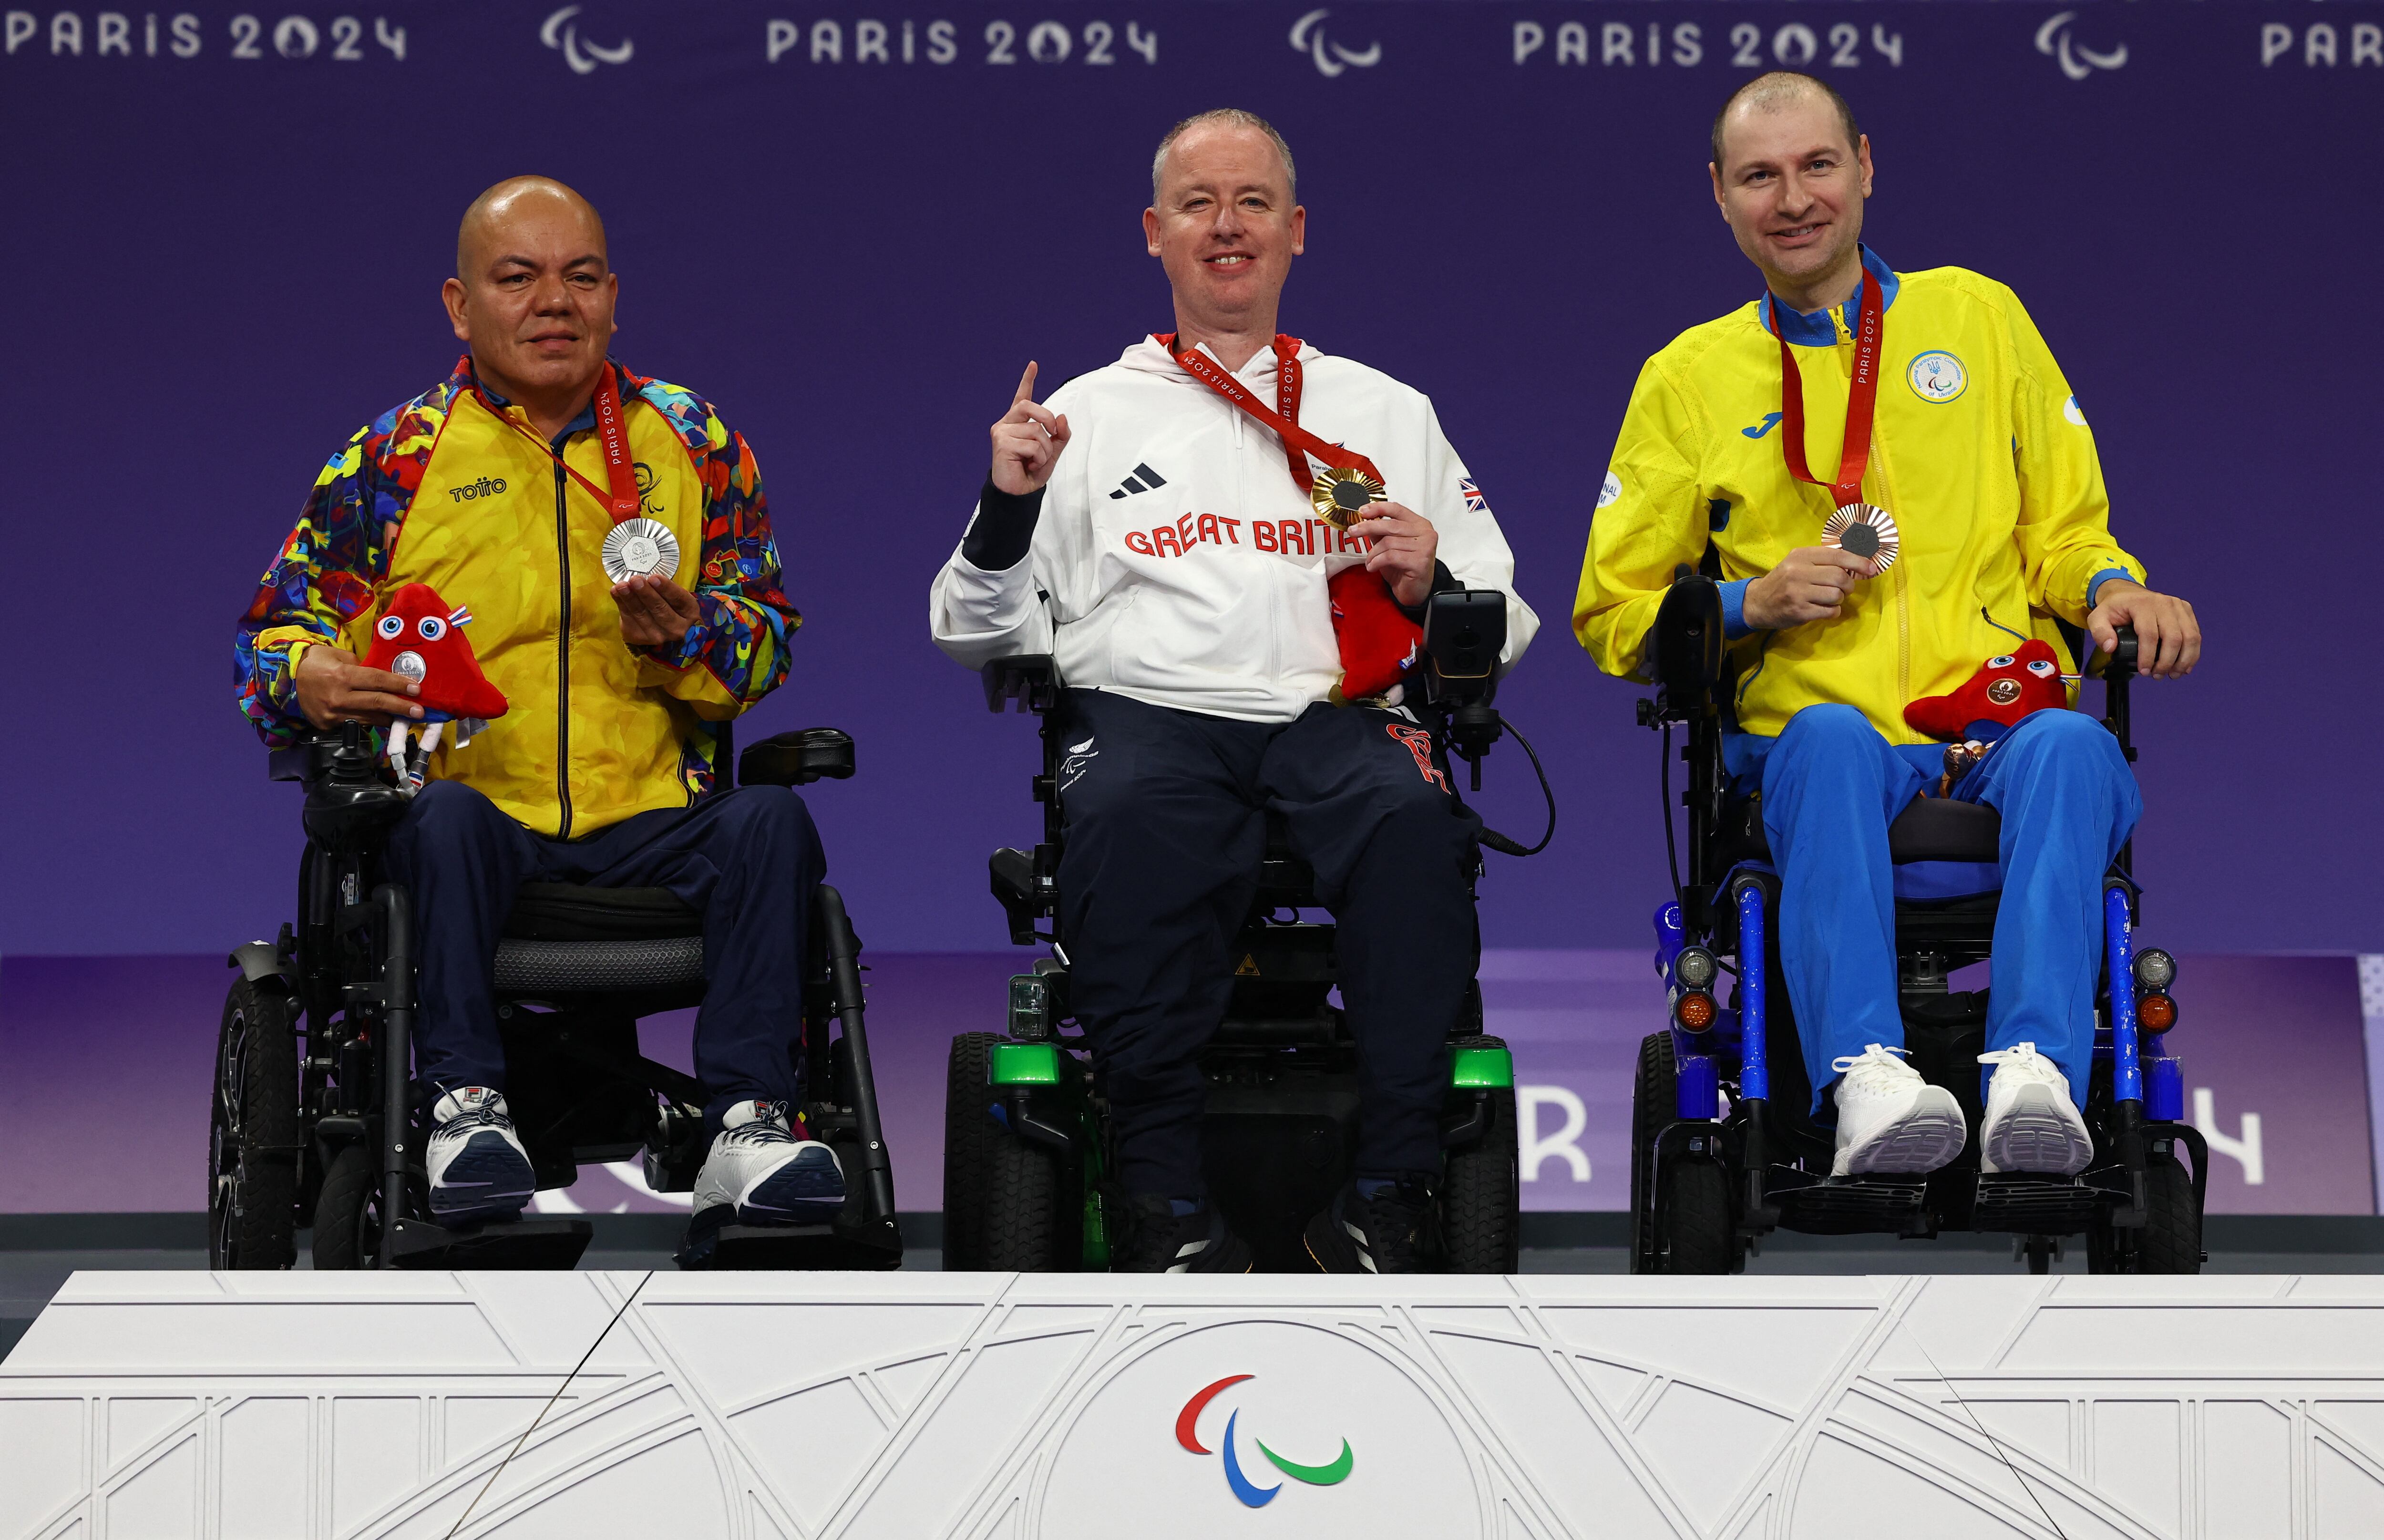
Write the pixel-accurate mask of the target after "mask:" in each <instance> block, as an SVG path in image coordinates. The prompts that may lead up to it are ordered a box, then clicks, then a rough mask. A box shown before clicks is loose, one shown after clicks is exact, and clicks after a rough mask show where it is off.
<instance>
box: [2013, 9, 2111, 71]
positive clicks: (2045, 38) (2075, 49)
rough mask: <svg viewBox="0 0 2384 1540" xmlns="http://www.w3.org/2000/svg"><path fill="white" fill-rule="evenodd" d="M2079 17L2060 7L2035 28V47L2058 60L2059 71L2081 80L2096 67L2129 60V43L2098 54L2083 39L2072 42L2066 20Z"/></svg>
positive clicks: (2068, 21)
mask: <svg viewBox="0 0 2384 1540" xmlns="http://www.w3.org/2000/svg"><path fill="white" fill-rule="evenodd" d="M2076 19H2078V13H2077V12H2076V11H2063V12H2062V13H2061V14H2060V15H2058V16H2055V17H2054V18H2053V19H2051V20H2049V21H2047V22H2045V24H2044V25H2043V26H2042V27H2039V28H2038V29H2037V30H2036V51H2037V52H2038V53H2040V54H2043V55H2044V56H2046V57H2048V58H2051V59H2054V60H2055V61H2056V62H2058V63H2059V64H2060V66H2061V72H2062V73H2063V74H2065V75H2067V76H2068V77H2069V78H2070V79H2071V80H2073V81H2082V80H2084V79H2085V78H2086V77H2087V76H2089V75H2092V73H2094V71H2096V70H2097V69H2117V68H2119V67H2121V66H2122V65H2124V64H2126V63H2127V62H2128V45H2127V44H2126V43H2120V44H2119V45H2118V46H2117V48H2114V49H2112V50H2110V51H2109V52H2108V53H2104V54H2098V53H2096V52H2094V50H2092V48H2089V47H2087V46H2086V45H2085V44H2084V43H2077V42H2073V41H2072V40H2071V39H2070V36H2069V24H2070V23H2071V22H2072V21H2075V20H2076Z"/></svg>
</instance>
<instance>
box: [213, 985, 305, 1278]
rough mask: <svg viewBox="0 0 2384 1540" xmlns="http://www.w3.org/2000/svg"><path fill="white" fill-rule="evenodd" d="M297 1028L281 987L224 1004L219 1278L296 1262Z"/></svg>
mask: <svg viewBox="0 0 2384 1540" xmlns="http://www.w3.org/2000/svg"><path fill="white" fill-rule="evenodd" d="M295 1021H296V1010H295V1007H294V1005H293V1002H292V1000H291V998H290V993H289V991H288V990H287V989H285V988H283V987H281V985H280V983H279V981H278V980H272V979H262V980H251V979H246V978H243V979H242V980H241V981H240V982H238V983H237V984H234V985H233V986H232V987H231V992H230V995H228V996H227V997H226V998H225V1000H224V1013H223V1024H222V1028H221V1030H220V1031H219V1032H218V1034H217V1038H216V1084H215V1095H214V1098H213V1110H212V1114H211V1115H210V1117H209V1119H208V1125H207V1164H208V1168H209V1169H208V1172H207V1177H208V1184H207V1186H208V1190H207V1263H208V1265H209V1266H210V1267H213V1268H216V1269H218V1270H232V1269H238V1270H242V1271H245V1270H251V1269H276V1268H285V1267H289V1266H291V1265H292V1264H293V1263H294V1262H296V1261H297V1260H298V1248H297V1243H296V1231H297V1225H298V1211H297V1203H298V1037H297V1032H296V1030H295Z"/></svg>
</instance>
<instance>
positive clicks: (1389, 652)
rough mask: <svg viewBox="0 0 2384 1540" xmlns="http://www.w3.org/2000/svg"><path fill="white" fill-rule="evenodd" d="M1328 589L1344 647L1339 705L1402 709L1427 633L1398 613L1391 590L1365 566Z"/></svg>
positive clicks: (1338, 576) (1347, 570) (1343, 573)
mask: <svg viewBox="0 0 2384 1540" xmlns="http://www.w3.org/2000/svg"><path fill="white" fill-rule="evenodd" d="M1324 587H1325V592H1326V593H1327V594H1328V595H1329V596H1330V597H1331V599H1332V602H1333V636H1334V640H1335V641H1337V642H1339V643H1340V645H1341V699H1343V700H1344V701H1372V700H1374V699H1376V698H1378V697H1382V698H1387V699H1388V700H1389V701H1390V702H1391V704H1393V705H1397V704H1398V702H1399V698H1400V697H1401V696H1402V695H1404V694H1405V693H1406V689H1405V686H1406V682H1407V679H1408V677H1409V675H1410V674H1412V673H1413V672H1414V671H1415V667H1416V664H1417V662H1418V661H1419V660H1420V659H1422V656H1423V627H1421V626H1418V625H1417V624H1416V623H1415V622H1414V621H1412V620H1409V618H1408V615H1407V612H1406V611H1405V610H1402V609H1400V608H1399V605H1398V601H1397V600H1396V599H1393V598H1392V597H1391V590H1390V585H1388V584H1387V583H1384V581H1383V579H1382V578H1380V577H1378V576H1376V575H1375V574H1374V573H1372V572H1369V571H1367V570H1366V569H1365V568H1364V567H1362V566H1352V567H1344V568H1342V569H1341V570H1340V571H1339V572H1336V573H1335V574H1334V575H1333V578H1332V581H1330V582H1328V583H1327V584H1325V586H1324Z"/></svg>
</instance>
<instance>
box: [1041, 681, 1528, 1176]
mask: <svg viewBox="0 0 2384 1540" xmlns="http://www.w3.org/2000/svg"><path fill="white" fill-rule="evenodd" d="M1064 709H1065V713H1066V714H1065V716H1064V717H1063V719H1062V720H1063V723H1064V727H1065V734H1066V736H1065V737H1064V739H1062V742H1063V743H1064V744H1065V746H1066V756H1065V759H1064V761H1063V763H1062V768H1061V775H1060V804H1061V810H1062V814H1063V815H1064V817H1065V819H1066V822H1067V848H1066V851H1065V852H1064V853H1063V855H1062V859H1061V863H1060V893H1061V904H1062V931H1063V935H1064V944H1065V946H1066V949H1067V954H1068V957H1067V960H1068V982H1069V995H1070V999H1071V1000H1072V1002H1073V1004H1074V1012H1075V1015H1076V1018H1077V1020H1078V1021H1079V1022H1081V1023H1082V1024H1083V1025H1084V1026H1085V1028H1086V1032H1087V1034H1088V1035H1089V1037H1090V1038H1091V1041H1092V1047H1093V1054H1094V1059H1095V1062H1096V1064H1097V1066H1098V1067H1099V1071H1100V1074H1101V1079H1102V1084H1103V1087H1104V1088H1105V1090H1106V1092H1107V1094H1108V1097H1109V1099H1110V1105H1111V1115H1112V1118H1113V1120H1114V1123H1115V1126H1116V1131H1117V1145H1118V1164H1119V1176H1120V1180H1121V1181H1122V1182H1123V1183H1124V1186H1125V1187H1126V1188H1127V1189H1128V1190H1129V1191H1131V1192H1134V1193H1136V1194H1150V1195H1154V1196H1160V1197H1166V1198H1190V1199H1197V1198H1200V1197H1201V1196H1202V1195H1203V1192H1204V1185H1203V1183H1202V1181H1201V1176H1200V1116H1201V1112H1202V1106H1203V1103H1204V1101H1205V1099H1206V1096H1207V1090H1208V1087H1207V1084H1206V1082H1205V1081H1204V1080H1203V1079H1202V1077H1201V1074H1200V1066H1199V1062H1198V1058H1199V1053H1200V1050H1201V1049H1202V1048H1203V1047H1204V1046H1206V1045H1207V1043H1208V1041H1209V1039H1210V1037H1211V1036H1213V1035H1214V1034H1215V1032H1216V1030H1217V1025H1218V1024H1219V1023H1220V1022H1221V1021H1223V1019H1224V1013H1225V1007H1226V1004H1227V1001H1228V999H1229V997H1230V996H1231V994H1232V992H1233V976H1232V975H1233V958H1232V956H1231V953H1230V950H1229V949H1230V947H1231V944H1232V942H1233V939H1234V936H1235V932H1236V931H1237V930H1239V929H1240V927H1241V924H1242V920H1243V918H1244V916H1245V915H1246V914H1247V913H1248V910H1249V905H1250V900H1251V898H1252V897H1253V895H1254V894H1255V892H1256V890H1257V887H1258V871H1259V863H1260V858H1261V857H1262V856H1263V854H1264V853H1265V846H1266V824H1265V814H1264V810H1266V809H1268V808H1273V809H1275V810H1278V811H1280V812H1281V813H1283V814H1284V816H1285V821H1286V823H1287V825H1288V826H1289V831H1290V838H1291V848H1292V851H1293V853H1294V854H1296V855H1298V857H1299V858H1300V859H1302V860H1304V861H1306V862H1307V863H1309V864H1310V866H1311V867H1313V868H1314V869H1315V873H1316V891H1317V897H1318V898H1319V899H1320V900H1322V901H1323V903H1324V904H1325V906H1326V907H1327V908H1329V909H1331V910H1332V911H1333V913H1334V916H1335V919H1336V920H1337V921H1338V922H1339V933H1338V936H1339V940H1338V945H1339V956H1340V987H1341V999H1342V1002H1343V1005H1344V1008H1345V1009H1346V1010H1347V1013H1348V1021H1349V1025H1350V1029H1351V1031H1352V1033H1353V1034H1354V1035H1355V1036H1356V1037H1357V1039H1358V1052H1359V1067H1360V1098H1361V1102H1360V1112H1359V1143H1358V1161H1357V1174H1358V1175H1360V1176H1361V1177H1384V1178H1398V1177H1401V1176H1409V1175H1414V1176H1422V1177H1425V1178H1436V1177H1437V1176H1438V1174H1439V1170H1440V1112H1441V1107H1442V1103H1443V1100H1444V1099H1445V1097H1446V1095H1447V1084H1448V1049H1447V1038H1448V1032H1449V1027H1450V1025H1451V1024H1452V1023H1454V1022H1455V1021H1456V1020H1457V1019H1458V1015H1459V1012H1460V1011H1462V1010H1463V1009H1464V1004H1465V997H1466V991H1467V988H1468V987H1469V986H1470V985H1471V982H1472V979H1473V972H1474V966H1475V962H1476V958H1477V956H1478V953H1479V945H1480V938H1479V936H1478V933H1477V932H1476V930H1475V926H1474V915H1473V900H1472V890H1471V873H1472V868H1473V863H1474V859H1475V857H1474V836H1475V832H1476V831H1477V830H1478V829H1479V828H1480V827H1481V824H1480V821H1479V820H1478V819H1476V818H1475V817H1474V815H1473V814H1472V813H1471V812H1470V811H1468V810H1467V809H1466V808H1465V807H1464V806H1463V804H1461V803H1459V801H1458V800H1457V799H1456V797H1455V796H1454V795H1452V794H1451V791H1450V789H1449V786H1448V782H1447V775H1446V773H1445V771H1443V770H1442V769H1441V768H1439V767H1438V766H1437V765H1436V764H1434V761H1433V759H1432V757H1431V752H1430V738H1429V735H1428V734H1426V733H1425V731H1424V729H1422V727H1418V726H1416V725H1415V723H1414V722H1412V721H1411V720H1409V718H1408V717H1406V716H1405V715H1402V714H1398V713H1397V712H1386V711H1376V710H1372V709H1370V708H1367V707H1362V706H1331V705H1323V704H1318V705H1313V706H1310V707H1309V708H1308V711H1307V712H1306V714H1303V715H1301V716H1300V717H1299V718H1298V720H1296V721H1293V722H1288V723H1266V722H1237V721H1233V720H1229V719H1227V718H1224V717H1219V716H1209V715H1204V714H1198V713H1194V712H1186V711H1175V710H1171V709H1169V708H1167V707H1164V706H1154V705H1150V704H1149V703H1147V702H1140V701H1136V700H1131V699H1129V698H1127V697H1125V696H1122V695H1117V694H1114V693H1111V692H1107V691H1099V690H1071V691H1069V692H1068V696H1067V699H1066V702H1065V708H1064Z"/></svg>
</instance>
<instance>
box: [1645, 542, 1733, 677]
mask: <svg viewBox="0 0 2384 1540" xmlns="http://www.w3.org/2000/svg"><path fill="white" fill-rule="evenodd" d="M1648 652H1649V653H1650V655H1651V662H1652V663H1653V664H1654V668H1653V670H1652V672H1653V673H1654V674H1655V677H1656V685H1657V688H1658V689H1661V690H1662V691H1663V693H1664V700H1665V702H1666V703H1667V705H1668V706H1669V707H1670V709H1671V710H1672V711H1674V712H1683V711H1688V710H1692V709H1694V708H1695V707H1696V706H1698V705H1701V704H1702V703H1703V702H1704V701H1705V699H1706V697H1707V694H1709V693H1710V692H1711V691H1712V689H1713V687H1714V686H1715V685H1716V684H1718V683H1720V679H1721V670H1722V617H1721V590H1720V587H1718V586H1717V585H1716V584H1715V582H1714V580H1713V579H1712V578H1707V577H1704V576H1701V575H1700V574H1697V573H1695V572H1690V571H1688V570H1686V569H1685V568H1683V569H1682V572H1681V573H1680V575H1679V576H1677V577H1675V578H1673V579H1672V586H1671V589H1670V591H1668V592H1667V593H1666V594H1665V595H1664V602H1663V603H1662V604H1661V605H1660V606H1658V609H1657V611H1656V628H1655V631H1654V633H1653V634H1652V636H1651V637H1650V639H1649V641H1648Z"/></svg>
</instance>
